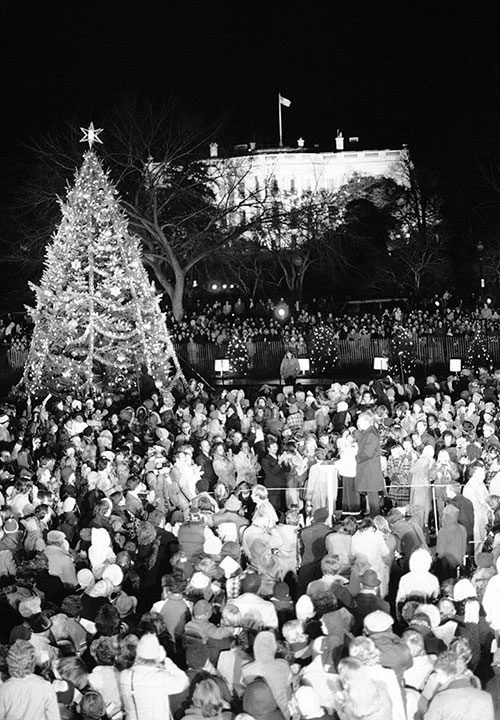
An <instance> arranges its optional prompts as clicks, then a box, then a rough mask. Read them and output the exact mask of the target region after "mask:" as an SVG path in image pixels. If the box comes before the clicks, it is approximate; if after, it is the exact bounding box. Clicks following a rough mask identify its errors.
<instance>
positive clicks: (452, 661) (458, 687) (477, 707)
mask: <svg viewBox="0 0 500 720" xmlns="http://www.w3.org/2000/svg"><path fill="white" fill-rule="evenodd" d="M434 672H435V674H436V677H437V681H438V690H437V692H436V693H435V694H434V697H433V698H432V700H431V702H430V704H429V707H428V709H427V712H426V713H425V715H424V719H425V720H450V718H453V720H494V711H493V701H492V699H491V695H489V693H487V692H484V691H483V690H479V689H478V688H476V687H474V686H473V685H472V684H471V681H470V679H469V678H468V677H466V676H464V675H463V673H462V664H461V662H460V659H459V658H458V657H457V655H456V653H454V652H452V651H451V650H447V651H446V652H444V653H441V655H439V657H438V658H437V660H436V663H435V665H434Z"/></svg>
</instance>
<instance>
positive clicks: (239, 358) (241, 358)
mask: <svg viewBox="0 0 500 720" xmlns="http://www.w3.org/2000/svg"><path fill="white" fill-rule="evenodd" d="M227 358H228V360H229V369H230V371H231V372H233V373H235V374H236V375H246V373H247V371H248V350H247V346H246V343H245V341H244V340H243V339H242V338H241V337H240V336H239V335H238V334H236V333H235V334H233V335H232V336H231V338H230V340H229V343H228V346H227Z"/></svg>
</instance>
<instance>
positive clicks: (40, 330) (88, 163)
mask: <svg viewBox="0 0 500 720" xmlns="http://www.w3.org/2000/svg"><path fill="white" fill-rule="evenodd" d="M84 132H85V133H86V136H85V137H84V140H87V141H88V142H89V146H90V150H88V151H87V152H86V153H85V155H84V158H83V165H82V167H81V169H80V171H79V172H77V173H76V177H75V184H74V187H73V188H72V189H70V190H69V191H68V194H67V198H66V200H65V201H64V202H61V212H62V220H61V222H60V225H59V227H58V228H57V231H56V233H55V235H54V236H53V238H52V240H51V242H50V244H49V246H48V248H47V251H46V258H45V269H44V272H43V275H42V279H41V282H40V286H35V285H31V288H32V290H33V291H34V292H35V294H36V301H37V302H36V307H35V308H34V309H30V308H27V309H28V311H29V312H31V314H32V317H33V320H34V331H33V337H32V341H31V346H30V350H29V354H28V358H27V361H26V366H25V370H24V376H23V381H24V386H25V388H26V391H27V392H28V393H29V394H32V395H40V394H42V393H46V392H52V394H55V395H60V394H63V393H69V392H71V393H73V394H75V395H77V396H85V395H89V394H91V395H96V394H99V393H101V392H102V391H109V392H116V393H119V394H124V393H128V392H130V391H133V390H134V389H135V388H136V386H137V373H138V370H139V368H140V366H141V365H142V364H144V365H146V367H147V369H148V372H150V373H151V374H152V375H153V377H154V378H155V379H156V380H157V381H158V382H160V383H162V384H168V383H169V382H171V381H173V380H174V379H175V378H177V377H182V372H181V370H180V367H179V363H178V360H177V357H176V355H175V351H174V348H173V345H172V342H171V340H170V337H169V335H168V332H167V327H166V322H165V316H164V315H163V313H162V312H161V310H160V307H159V297H158V296H157V295H156V292H155V289H154V287H153V285H152V283H151V282H150V281H149V279H148V276H147V274H146V271H145V269H144V267H143V265H142V261H141V248H140V245H139V241H138V239H137V238H136V237H134V236H133V235H131V234H130V233H129V231H128V223H127V220H126V218H125V216H124V214H123V212H122V210H121V209H120V206H119V203H118V199H117V192H116V189H115V188H114V186H113V185H112V183H111V182H110V180H109V178H108V175H107V173H106V172H105V171H104V170H103V168H102V165H101V163H100V161H99V159H98V158H97V156H96V154H95V153H94V151H93V150H92V143H93V142H101V141H100V140H99V137H98V133H99V131H95V130H94V128H93V125H91V127H90V129H89V130H88V131H84Z"/></svg>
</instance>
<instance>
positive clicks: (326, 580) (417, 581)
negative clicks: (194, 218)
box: [0, 368, 500, 720]
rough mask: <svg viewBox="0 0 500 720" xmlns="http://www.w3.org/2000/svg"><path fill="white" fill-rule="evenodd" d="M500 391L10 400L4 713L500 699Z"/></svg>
mask: <svg viewBox="0 0 500 720" xmlns="http://www.w3.org/2000/svg"><path fill="white" fill-rule="evenodd" d="M499 392H500V372H498V373H495V374H490V373H489V372H488V371H487V369H485V368H483V369H481V370H480V372H479V373H478V374H477V375H474V374H473V373H472V372H471V371H470V370H467V369H464V370H463V372H462V373H461V374H460V376H458V377H452V376H450V377H449V378H448V379H447V380H446V381H444V382H441V383H440V382H438V381H437V379H436V377H434V376H431V377H428V378H427V382H426V385H425V386H424V387H421V388H419V387H417V385H416V384H415V381H414V379H413V378H409V379H408V381H407V382H406V383H405V384H404V385H401V384H399V383H398V382H397V380H394V381H393V380H392V379H391V378H390V377H386V378H383V379H377V380H375V381H373V382H371V383H369V384H367V385H361V386H358V385H356V384H355V383H353V382H349V383H346V384H344V385H341V384H332V385H331V386H330V387H327V388H326V387H317V388H314V389H310V390H307V389H306V388H303V387H301V386H300V385H298V384H296V385H295V386H289V387H283V388H282V387H279V388H278V389H276V390H273V389H272V388H271V387H269V386H264V387H262V388H260V390H259V392H258V393H255V394H252V391H251V390H247V393H245V392H244V391H243V390H241V389H232V390H227V389H222V390H219V391H215V390H212V389H210V388H207V387H205V386H204V385H203V384H200V383H197V382H196V381H190V382H189V384H188V385H187V386H184V387H182V388H181V387H180V386H178V387H174V388H172V390H171V391H164V392H163V394H162V395H160V393H159V391H158V390H157V388H156V385H155V383H154V379H153V378H152V377H151V376H149V375H147V373H144V374H143V375H142V376H141V377H140V397H141V400H142V402H141V403H138V402H137V403H132V404H127V405H126V406H124V405H125V403H123V402H120V400H119V399H118V398H117V397H113V396H109V397H108V396H105V397H99V398H91V397H87V398H75V397H72V396H69V395H68V396H65V397H52V396H51V395H50V394H49V395H47V397H45V398H44V399H43V400H42V401H39V402H33V403H32V402H30V401H26V400H23V399H18V400H16V401H13V402H10V403H5V404H4V405H3V406H2V407H1V408H0V411H1V412H0V489H1V493H0V506H1V510H0V524H1V528H0V607H1V618H2V620H1V623H0V643H1V644H0V718H1V720H20V719H21V718H22V719H23V720H41V719H43V718H46V719H47V720H58V719H59V718H61V719H62V720H73V719H76V718H82V719H84V720H97V719H98V718H113V719H115V720H120V719H121V718H123V719H124V720H168V718H170V717H173V718H174V719H175V720H202V719H205V718H217V720H232V719H233V718H238V720H250V719H251V718H253V720H289V719H290V718H293V719H294V720H320V719H324V720H334V719H338V720H361V718H363V719H364V720H388V719H391V720H420V719H422V720H437V719H441V718H443V719H444V718H456V719H461V718H464V719H465V718H467V720H475V719H476V718H477V719H480V720H492V719H493V718H499V717H500V645H499V644H498V640H499V635H500V573H499V572H498V571H499V570H500V560H499V558H500V441H499V439H498V435H499V430H500V413H499V406H498V400H499Z"/></svg>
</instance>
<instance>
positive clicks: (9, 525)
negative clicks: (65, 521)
mask: <svg viewBox="0 0 500 720" xmlns="http://www.w3.org/2000/svg"><path fill="white" fill-rule="evenodd" d="M3 529H4V531H5V532H6V534H7V535H9V534H10V533H16V532H17V531H18V530H19V525H18V522H17V520H15V519H14V518H7V520H6V521H5V522H4V525H3ZM47 539H48V538H47Z"/></svg>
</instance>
